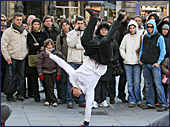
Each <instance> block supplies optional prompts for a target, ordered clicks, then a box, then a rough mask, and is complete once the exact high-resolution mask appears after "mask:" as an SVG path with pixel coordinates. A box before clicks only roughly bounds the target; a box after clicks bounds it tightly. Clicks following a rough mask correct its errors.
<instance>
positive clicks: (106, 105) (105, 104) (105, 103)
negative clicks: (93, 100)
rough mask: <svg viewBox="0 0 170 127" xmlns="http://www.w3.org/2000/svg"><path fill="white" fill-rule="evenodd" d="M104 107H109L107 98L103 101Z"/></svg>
mask: <svg viewBox="0 0 170 127" xmlns="http://www.w3.org/2000/svg"><path fill="white" fill-rule="evenodd" d="M101 105H102V107H104V108H105V107H109V105H108V104H107V102H106V100H104V101H103V102H102V103H101Z"/></svg>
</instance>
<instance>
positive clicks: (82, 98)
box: [66, 63, 85, 104]
mask: <svg viewBox="0 0 170 127" xmlns="http://www.w3.org/2000/svg"><path fill="white" fill-rule="evenodd" d="M69 64H70V65H71V66H72V67H73V68H74V69H77V68H79V67H80V66H81V64H75V63H69ZM72 87H73V86H72V84H71V83H70V81H68V84H67V93H66V100H67V104H68V103H72V104H73V103H74V100H73V98H72V92H71V88H72ZM84 103H85V94H81V95H80V98H79V104H84Z"/></svg>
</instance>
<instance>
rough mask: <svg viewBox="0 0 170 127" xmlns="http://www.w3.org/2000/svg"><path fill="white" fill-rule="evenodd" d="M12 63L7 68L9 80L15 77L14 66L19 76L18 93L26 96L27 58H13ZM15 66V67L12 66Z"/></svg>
mask: <svg viewBox="0 0 170 127" xmlns="http://www.w3.org/2000/svg"><path fill="white" fill-rule="evenodd" d="M11 60H12V64H10V65H8V66H7V68H8V69H7V70H8V73H9V77H8V78H9V82H10V80H12V78H13V74H14V73H13V68H14V71H15V74H16V76H17V88H18V90H17V91H18V92H17V95H21V96H24V72H25V59H24V60H16V59H11ZM12 66H13V67H12Z"/></svg>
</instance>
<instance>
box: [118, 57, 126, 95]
mask: <svg viewBox="0 0 170 127" xmlns="http://www.w3.org/2000/svg"><path fill="white" fill-rule="evenodd" d="M119 62H120V64H121V67H122V69H123V74H121V75H120V78H119V84H118V96H120V97H126V94H125V86H126V73H125V68H124V63H123V59H122V58H120V60H119Z"/></svg>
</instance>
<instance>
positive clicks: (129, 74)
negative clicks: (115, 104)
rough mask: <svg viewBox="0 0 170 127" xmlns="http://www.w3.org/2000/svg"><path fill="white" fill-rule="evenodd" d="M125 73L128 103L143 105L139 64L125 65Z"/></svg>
mask: <svg viewBox="0 0 170 127" xmlns="http://www.w3.org/2000/svg"><path fill="white" fill-rule="evenodd" d="M124 67H125V72H126V78H127V83H128V93H129V96H128V98H129V103H130V104H135V103H137V104H140V103H143V102H142V99H141V91H140V83H141V66H140V65H139V64H135V65H129V64H125V65H124Z"/></svg>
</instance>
